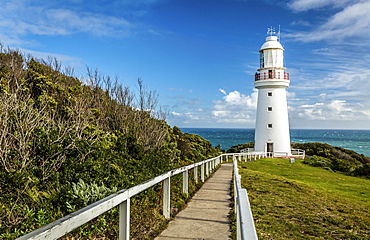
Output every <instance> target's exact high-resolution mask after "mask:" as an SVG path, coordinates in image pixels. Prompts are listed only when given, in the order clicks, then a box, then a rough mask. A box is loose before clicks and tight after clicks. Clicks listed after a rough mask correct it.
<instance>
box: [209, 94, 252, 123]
mask: <svg viewBox="0 0 370 240" xmlns="http://www.w3.org/2000/svg"><path fill="white" fill-rule="evenodd" d="M221 90H222V89H221ZM222 93H224V94H225V96H224V97H223V100H218V101H214V103H215V104H214V106H213V110H212V116H213V117H214V118H215V119H216V120H217V121H218V122H228V123H232V122H234V123H243V122H244V123H248V122H251V121H254V119H255V111H256V106H257V91H255V92H253V93H252V94H251V95H250V96H247V95H244V94H241V93H240V92H238V91H233V92H229V93H226V91H224V90H223V92H222Z"/></svg>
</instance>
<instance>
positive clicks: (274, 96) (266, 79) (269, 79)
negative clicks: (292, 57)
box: [254, 32, 291, 157]
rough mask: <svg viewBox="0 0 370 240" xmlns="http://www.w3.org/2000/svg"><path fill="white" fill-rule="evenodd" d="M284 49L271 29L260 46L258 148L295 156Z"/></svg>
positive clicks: (256, 133)
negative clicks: (292, 143)
mask: <svg viewBox="0 0 370 240" xmlns="http://www.w3.org/2000/svg"><path fill="white" fill-rule="evenodd" d="M283 52H284V49H283V47H282V45H281V44H280V42H279V41H278V37H277V36H273V34H272V32H271V36H268V37H267V38H266V42H265V43H264V44H263V45H262V47H261V49H260V68H259V69H257V71H258V73H256V74H255V81H254V86H255V87H256V88H257V89H258V102H257V114H256V128H255V146H254V151H255V152H266V153H270V154H271V155H273V156H274V157H283V156H291V147H290V132H289V119H288V105H287V97H286V88H288V87H289V83H290V80H289V74H288V73H286V72H285V70H286V68H285V67H284V54H283Z"/></svg>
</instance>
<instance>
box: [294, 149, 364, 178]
mask: <svg viewBox="0 0 370 240" xmlns="http://www.w3.org/2000/svg"><path fill="white" fill-rule="evenodd" d="M292 145H293V147H294V148H299V149H303V150H305V151H306V155H307V157H306V158H305V161H304V163H306V164H309V165H312V166H315V167H322V168H325V169H328V170H331V171H339V172H343V173H346V174H349V175H352V176H364V177H367V178H370V158H369V157H366V156H364V155H363V154H358V153H356V152H354V151H351V150H348V149H344V148H340V147H333V146H331V145H329V144H325V143H318V142H314V143H294V144H292Z"/></svg>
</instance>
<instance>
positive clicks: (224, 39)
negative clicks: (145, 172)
mask: <svg viewBox="0 0 370 240" xmlns="http://www.w3.org/2000/svg"><path fill="white" fill-rule="evenodd" d="M369 12H370V0H341V1H338V0H285V1H284V0H282V1H281V0H279V1H278V0H119V1H118V0H117V1H116V0H109V1H108V0H89V1H87V0H64V1H57V0H3V1H2V7H1V9H0V40H1V42H2V44H3V45H5V46H9V47H12V48H18V49H20V50H21V51H23V52H25V53H31V54H32V55H34V56H35V57H38V58H46V57H47V56H53V57H56V58H57V59H59V60H60V61H61V62H62V64H63V66H72V67H73V68H74V69H75V74H76V76H77V77H81V79H83V78H84V77H83V76H86V66H88V67H90V68H98V69H99V71H100V72H101V73H102V74H106V75H110V76H112V77H115V76H118V77H119V80H120V82H121V83H122V84H124V85H128V86H130V87H131V88H132V89H135V88H136V87H135V86H136V82H137V79H138V78H141V79H142V80H143V82H144V84H145V85H146V86H147V88H148V89H149V90H155V91H157V93H158V94H159V105H160V106H162V107H163V108H165V109H167V110H168V112H169V115H168V117H167V122H168V123H169V124H170V125H172V126H174V125H176V126H179V127H226V128H228V127H229V128H253V127H254V124H255V111H256V99H257V98H256V97H257V92H256V90H255V89H254V84H253V81H254V73H255V72H256V69H257V68H258V65H259V53H258V51H259V49H260V47H261V45H262V44H263V43H264V41H265V37H266V31H267V28H268V27H270V26H273V27H275V28H278V26H279V25H280V27H281V43H282V45H283V46H284V48H285V63H286V67H287V72H289V73H290V77H291V83H290V87H289V88H288V89H287V91H288V105H289V119H290V126H291V128H325V129H329V128H330V129H370V96H369V95H370V83H369V82H370V67H369V63H370V31H369V29H370V14H369Z"/></svg>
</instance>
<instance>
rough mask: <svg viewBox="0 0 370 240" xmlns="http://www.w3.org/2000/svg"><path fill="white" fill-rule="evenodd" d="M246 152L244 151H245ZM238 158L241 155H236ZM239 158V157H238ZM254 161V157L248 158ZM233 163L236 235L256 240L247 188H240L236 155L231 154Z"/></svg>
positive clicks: (246, 239) (243, 238) (239, 237)
mask: <svg viewBox="0 0 370 240" xmlns="http://www.w3.org/2000/svg"><path fill="white" fill-rule="evenodd" d="M245 154H246V153H245ZM238 156H239V158H240V157H241V155H238ZM239 160H240V159H239ZM249 161H254V159H249ZM233 165H234V177H233V179H234V203H235V214H236V237H237V239H238V240H239V239H241V240H257V239H258V237H257V232H256V228H255V226H254V220H253V215H252V210H251V208H250V204H249V199H248V194H247V190H246V189H244V188H242V185H241V177H240V175H239V170H238V162H237V159H236V156H235V155H233Z"/></svg>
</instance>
